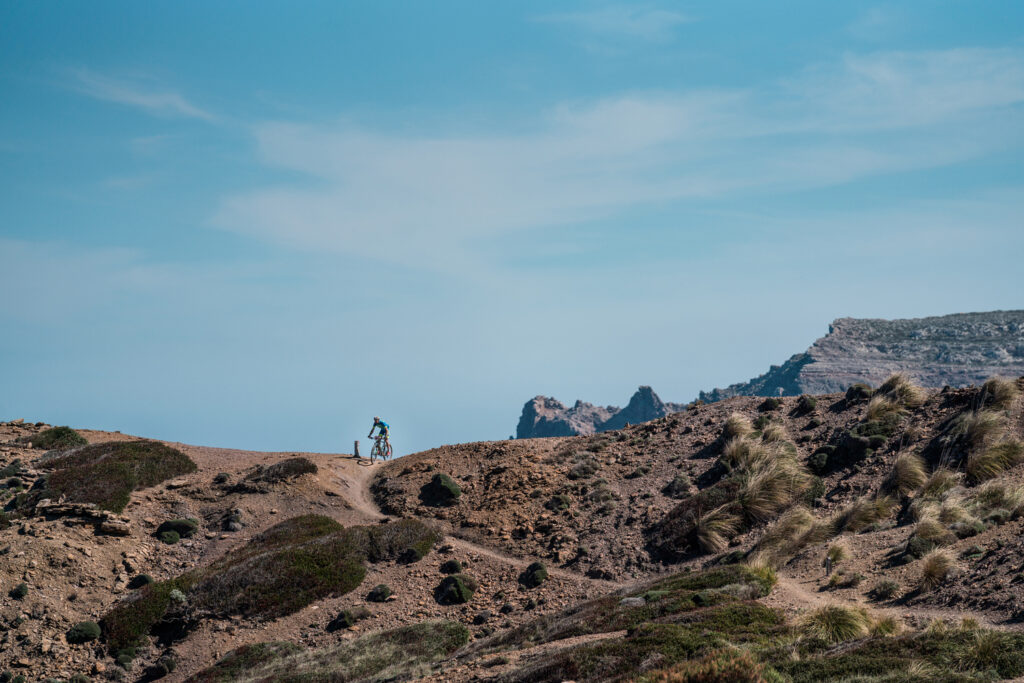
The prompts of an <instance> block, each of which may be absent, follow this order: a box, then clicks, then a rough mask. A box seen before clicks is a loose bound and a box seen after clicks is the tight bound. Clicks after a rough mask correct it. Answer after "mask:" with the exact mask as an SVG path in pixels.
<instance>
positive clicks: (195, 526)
mask: <svg viewBox="0 0 1024 683" xmlns="http://www.w3.org/2000/svg"><path fill="white" fill-rule="evenodd" d="M198 530H199V521H198V520H195V519H170V520H167V521H166V522H163V523H162V524H161V525H160V526H158V527H157V529H156V534H157V536H159V535H160V534H162V533H164V532H165V531H173V532H175V533H177V534H178V537H179V538H191V537H192V536H193V535H194V534H195V533H196V531H198Z"/></svg>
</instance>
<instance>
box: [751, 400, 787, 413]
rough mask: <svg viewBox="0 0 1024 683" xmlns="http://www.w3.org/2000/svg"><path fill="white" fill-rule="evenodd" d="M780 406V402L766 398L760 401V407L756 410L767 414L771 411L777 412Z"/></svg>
mask: <svg viewBox="0 0 1024 683" xmlns="http://www.w3.org/2000/svg"><path fill="white" fill-rule="evenodd" d="M781 405H782V401H780V400H779V399H777V398H775V397H772V398H766V399H765V400H763V401H761V405H759V406H758V407H757V409H758V410H760V411H761V412H762V413H769V412H771V411H773V410H778V409H779V407H780V406H781Z"/></svg>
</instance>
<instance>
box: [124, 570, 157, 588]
mask: <svg viewBox="0 0 1024 683" xmlns="http://www.w3.org/2000/svg"><path fill="white" fill-rule="evenodd" d="M151 583H153V577H152V576H150V575H149V574H136V575H135V576H133V577H132V579H131V581H129V582H128V587H129V588H131V589H132V590H136V589H139V588H142V587H143V586H148V585H149V584H151Z"/></svg>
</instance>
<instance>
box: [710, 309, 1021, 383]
mask: <svg viewBox="0 0 1024 683" xmlns="http://www.w3.org/2000/svg"><path fill="white" fill-rule="evenodd" d="M894 372H902V373H904V374H905V375H907V376H908V377H909V378H910V379H912V380H913V381H914V382H916V383H918V384H920V385H921V386H925V387H943V386H946V385H949V386H951V387H964V386H968V385H971V384H980V383H981V382H983V381H984V380H985V379H986V378H988V377H992V376H996V375H1002V376H1005V377H1018V376H1020V375H1024V311H992V312H989V313H957V314H953V315H944V316H937V317H932V318H911V319H906V320H878V319H859V318H840V319H838V320H836V321H835V322H833V323H832V325H831V326H829V331H828V334H827V335H825V336H824V337H822V338H821V339H819V340H817V341H816V342H814V344H812V345H811V348H809V349H807V351H805V352H804V353H798V354H796V355H795V356H793V357H792V358H790V359H789V360H787V361H786V362H785V363H783V364H782V365H781V366H779V365H773V366H772V367H771V369H769V370H768V372H766V373H765V374H763V375H761V376H760V377H755V378H754V379H752V380H750V381H749V382H742V383H739V384H733V385H730V386H728V387H726V388H724V389H714V390H712V391H709V392H703V391H702V392H701V393H700V398H701V399H703V400H704V401H707V402H711V401H720V400H722V399H725V398H729V397H730V396H778V395H780V394H781V395H783V396H796V395H798V394H826V393H829V392H833V391H844V390H845V389H846V388H847V387H849V386H850V385H852V384H855V383H857V382H864V383H866V384H870V385H872V386H877V385H878V384H880V383H881V382H883V381H885V378H886V377H888V376H889V375H891V374H893V373H894Z"/></svg>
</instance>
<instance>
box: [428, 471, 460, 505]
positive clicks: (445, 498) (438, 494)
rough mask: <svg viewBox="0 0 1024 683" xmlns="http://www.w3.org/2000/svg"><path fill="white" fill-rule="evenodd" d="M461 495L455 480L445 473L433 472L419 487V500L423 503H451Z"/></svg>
mask: <svg viewBox="0 0 1024 683" xmlns="http://www.w3.org/2000/svg"><path fill="white" fill-rule="evenodd" d="M461 495H462V489H461V488H459V485H458V484H456V483H455V480H454V479H452V478H451V477H449V476H448V475H447V474H441V473H438V474H435V475H434V476H433V478H432V479H431V480H430V481H429V482H427V483H426V484H424V485H423V488H422V489H420V500H422V501H423V503H424V504H425V505H430V506H434V507H441V506H446V505H453V504H455V502H456V501H458V499H459V497H460V496H461Z"/></svg>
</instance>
